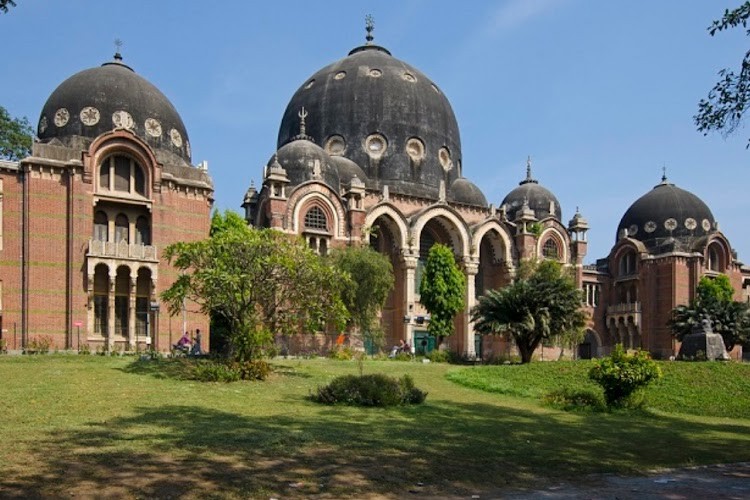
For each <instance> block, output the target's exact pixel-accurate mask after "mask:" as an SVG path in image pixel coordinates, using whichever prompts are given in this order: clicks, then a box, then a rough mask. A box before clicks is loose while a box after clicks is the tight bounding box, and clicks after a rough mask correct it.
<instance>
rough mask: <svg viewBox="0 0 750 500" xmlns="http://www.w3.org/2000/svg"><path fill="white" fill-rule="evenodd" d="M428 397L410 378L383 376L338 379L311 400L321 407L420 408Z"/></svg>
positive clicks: (377, 374)
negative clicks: (397, 406) (345, 405)
mask: <svg viewBox="0 0 750 500" xmlns="http://www.w3.org/2000/svg"><path fill="white" fill-rule="evenodd" d="M426 397H427V393H426V392H423V391H421V390H419V389H417V388H416V387H414V380H413V379H412V378H411V377H410V376H409V375H405V376H403V377H402V378H400V379H396V378H393V377H389V376H388V375H384V374H381V373H375V374H368V375H359V376H356V375H344V376H341V377H337V378H335V379H333V381H331V383H330V384H328V385H326V386H324V387H318V390H317V393H316V394H314V395H312V396H311V398H312V399H313V401H316V402H318V403H324V404H337V403H341V404H348V405H356V406H396V405H404V404H420V403H423V402H424V400H425V398H426Z"/></svg>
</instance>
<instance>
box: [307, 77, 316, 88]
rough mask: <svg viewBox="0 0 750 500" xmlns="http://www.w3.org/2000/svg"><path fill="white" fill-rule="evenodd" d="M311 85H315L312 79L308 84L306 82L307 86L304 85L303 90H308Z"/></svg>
mask: <svg viewBox="0 0 750 500" xmlns="http://www.w3.org/2000/svg"><path fill="white" fill-rule="evenodd" d="M313 85H315V80H314V79H313V80H310V81H309V82H307V85H305V89H309V88H310V87H312V86H313Z"/></svg>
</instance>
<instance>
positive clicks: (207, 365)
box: [193, 361, 241, 382]
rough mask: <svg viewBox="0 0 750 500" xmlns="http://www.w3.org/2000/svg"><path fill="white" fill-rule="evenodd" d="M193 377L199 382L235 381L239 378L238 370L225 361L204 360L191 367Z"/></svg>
mask: <svg viewBox="0 0 750 500" xmlns="http://www.w3.org/2000/svg"><path fill="white" fill-rule="evenodd" d="M193 377H194V378H195V380H200V381H201V382H236V381H238V380H240V378H241V374H240V371H239V370H238V369H237V368H236V367H234V366H231V365H229V364H227V363H221V362H216V361H206V362H202V363H198V364H196V365H195V367H194V368H193Z"/></svg>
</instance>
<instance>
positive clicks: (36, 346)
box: [24, 335, 52, 354]
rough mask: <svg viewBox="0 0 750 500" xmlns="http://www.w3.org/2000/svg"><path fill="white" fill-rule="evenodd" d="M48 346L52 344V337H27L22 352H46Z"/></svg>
mask: <svg viewBox="0 0 750 500" xmlns="http://www.w3.org/2000/svg"><path fill="white" fill-rule="evenodd" d="M50 346H52V337H50V336H49V335H39V336H37V337H31V338H30V339H29V343H28V344H27V345H26V349H24V352H25V353H26V354H47V353H48V352H49V348H50Z"/></svg>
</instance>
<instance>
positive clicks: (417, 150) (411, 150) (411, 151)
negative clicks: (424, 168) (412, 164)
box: [406, 137, 424, 161]
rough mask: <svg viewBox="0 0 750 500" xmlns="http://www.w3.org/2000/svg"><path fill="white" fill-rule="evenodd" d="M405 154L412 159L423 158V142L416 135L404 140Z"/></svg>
mask: <svg viewBox="0 0 750 500" xmlns="http://www.w3.org/2000/svg"><path fill="white" fill-rule="evenodd" d="M406 154H408V155H409V158H411V159H412V160H414V161H419V160H421V159H422V158H424V143H423V142H422V141H420V140H419V139H417V138H416V137H412V138H411V139H409V140H408V141H406Z"/></svg>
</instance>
